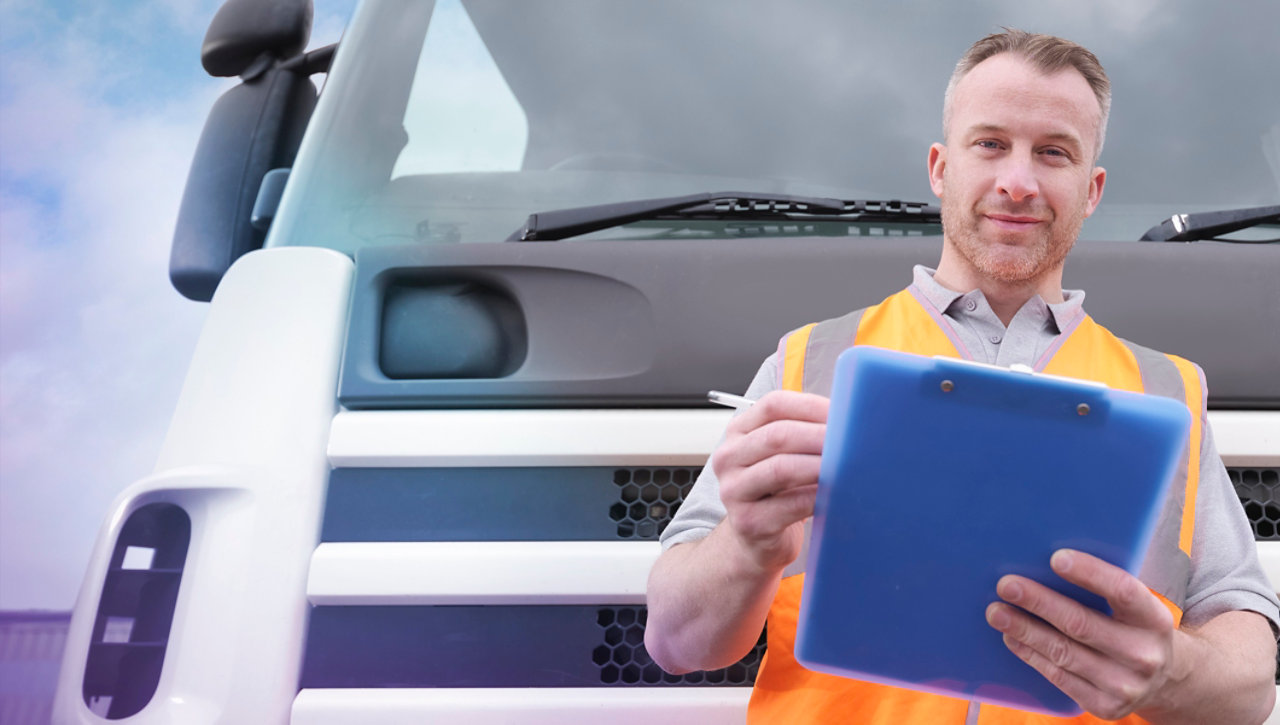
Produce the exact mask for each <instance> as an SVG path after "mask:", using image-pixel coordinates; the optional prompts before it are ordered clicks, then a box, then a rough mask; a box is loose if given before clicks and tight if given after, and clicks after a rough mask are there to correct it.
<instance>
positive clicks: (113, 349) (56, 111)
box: [0, 0, 349, 609]
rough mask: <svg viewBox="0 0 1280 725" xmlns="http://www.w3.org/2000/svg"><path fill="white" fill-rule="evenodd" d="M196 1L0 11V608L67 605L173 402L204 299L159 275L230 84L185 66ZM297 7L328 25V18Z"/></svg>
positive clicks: (333, 31)
mask: <svg viewBox="0 0 1280 725" xmlns="http://www.w3.org/2000/svg"><path fill="white" fill-rule="evenodd" d="M333 4H334V3H330V5H333ZM342 4H344V5H346V6H349V3H342ZM215 9H216V3H213V2H201V3H194V4H193V3H189V2H180V1H179V0H164V1H163V2H135V3H132V4H120V3H111V4H105V5H96V6H95V5H89V6H85V7H75V8H73V9H68V8H65V7H63V8H59V7H57V6H51V5H46V4H43V3H39V2H35V1H34V0H16V1H15V2H8V3H6V4H5V5H4V6H3V8H0V28H4V29H3V30H0V43H2V45H0V143H2V144H3V150H2V151H0V160H2V163H3V166H2V167H0V169H2V170H0V609H24V608H53V609H65V608H68V607H70V606H71V604H72V602H73V600H74V597H75V593H76V591H77V589H78V587H79V582H80V580H81V578H82V577H83V575H84V567H85V564H86V562H87V561H88V557H89V552H90V550H91V548H92V545H93V542H94V540H95V538H96V535H97V531H98V529H99V527H100V526H101V524H102V522H103V521H104V520H105V518H106V514H107V509H108V506H109V504H110V501H111V500H112V499H113V498H114V497H115V495H116V494H117V493H118V492H119V491H120V490H121V489H123V488H124V487H125V486H127V485H128V484H129V483H131V482H132V481H134V480H136V479H138V478H140V477H142V476H145V475H147V474H148V473H150V471H151V470H152V467H153V465H154V462H155V458H156V455H157V453H158V452H159V449H160V445H161V442H162V440H163V436H164V432H165V429H166V427H167V424H168V418H169V416H170V415H171V414H172V411H173V408H174V405H175V404H176V402H177V397H178V393H179V390H180V388H181V384H182V379H183V375H184V373H185V369H186V367H187V364H188V362H189V361H190V357H191V353H192V350H193V349H194V346H195V340H196V337H197V336H198V333H199V328H200V324H201V321H202V320H203V318H204V315H205V311H206V309H207V307H206V306H205V305H203V304H197V303H193V302H189V301H187V300H185V299H183V298H182V297H181V296H180V295H178V293H177V292H175V291H174V290H173V288H172V287H171V286H170V284H169V281H168V254H169V243H170V238H171V235H172V232H173V225H174V221H175V218H176V215H177V209H178V205H179V201H180V199H181V194H182V189H183V185H184V183H185V180H186V174H187V167H188V164H189V163H190V159H191V155H192V153H193V151H194V149H195V144H196V140H197V139H198V138H199V134H200V130H201V127H202V124H203V121H204V117H205V115H206V114H207V112H208V109H209V107H210V106H211V105H212V103H213V101H214V99H215V98H216V97H217V95H218V94H219V93H220V92H222V91H223V90H224V89H225V88H227V87H228V86H229V85H231V82H230V81H226V80H215V79H211V78H209V77H207V76H205V75H204V73H203V70H202V69H201V68H200V64H199V48H200V43H201V40H202V39H203V35H204V30H205V27H206V25H207V23H208V21H209V19H210V18H211V17H212V15H213V12H214V10H215ZM317 18H318V27H317V31H318V32H317V33H316V36H317V39H318V40H319V39H320V38H321V36H327V37H328V40H327V41H326V42H332V41H334V40H337V36H338V34H339V32H340V28H341V26H342V25H343V24H344V23H345V18H346V15H345V14H344V13H341V12H340V10H339V11H335V10H334V9H332V8H327V9H324V10H322V11H321V12H319V13H317Z"/></svg>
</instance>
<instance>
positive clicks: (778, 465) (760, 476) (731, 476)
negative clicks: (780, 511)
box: [716, 453, 822, 506]
mask: <svg viewBox="0 0 1280 725" xmlns="http://www.w3.org/2000/svg"><path fill="white" fill-rule="evenodd" d="M821 469H822V458H821V457H820V456H818V455H815V454H804V453H778V454H774V455H770V456H769V457H767V458H765V459H763V460H761V461H758V462H756V463H753V464H751V465H749V466H733V465H729V466H726V465H719V464H718V465H717V466H716V475H717V476H718V477H719V478H720V498H721V499H723V500H724V502H725V504H726V506H727V505H731V504H732V503H751V502H757V501H761V500H764V499H768V498H771V497H774V496H778V495H780V494H784V493H786V492H788V491H791V490H793V489H800V488H806V487H811V488H814V490H815V491H816V488H817V484H818V474H819V472H820V471H821Z"/></svg>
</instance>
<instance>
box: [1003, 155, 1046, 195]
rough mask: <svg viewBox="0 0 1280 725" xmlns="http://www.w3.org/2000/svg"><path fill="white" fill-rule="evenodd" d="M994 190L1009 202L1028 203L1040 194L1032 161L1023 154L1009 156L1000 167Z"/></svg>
mask: <svg viewBox="0 0 1280 725" xmlns="http://www.w3.org/2000/svg"><path fill="white" fill-rule="evenodd" d="M996 190H997V191H998V192H999V193H1000V194H1002V195H1004V196H1007V197H1009V200H1010V201H1013V202H1023V201H1030V200H1032V199H1034V198H1036V197H1037V196H1039V194H1040V185H1039V184H1038V183H1037V181H1036V175H1035V167H1034V164H1033V162H1032V159H1031V158H1029V157H1028V156H1027V155H1025V154H1010V155H1008V156H1006V157H1005V159H1004V163H1002V164H1001V165H1000V170H999V174H998V176H997V178H996Z"/></svg>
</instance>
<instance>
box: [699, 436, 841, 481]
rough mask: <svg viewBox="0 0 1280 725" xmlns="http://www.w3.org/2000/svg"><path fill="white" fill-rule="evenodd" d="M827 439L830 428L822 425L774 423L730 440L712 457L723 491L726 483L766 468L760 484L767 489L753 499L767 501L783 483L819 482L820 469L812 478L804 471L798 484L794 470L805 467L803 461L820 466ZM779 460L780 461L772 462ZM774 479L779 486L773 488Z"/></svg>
mask: <svg viewBox="0 0 1280 725" xmlns="http://www.w3.org/2000/svg"><path fill="white" fill-rule="evenodd" d="M825 438H826V426H825V425H823V424H821V423H811V422H804V421H795V420H778V421H773V422H770V423H768V424H766V425H764V426H763V427H760V428H756V429H755V430H752V431H750V432H748V433H746V434H744V435H739V436H735V437H733V438H727V439H726V440H725V441H724V443H722V444H721V445H720V447H719V448H717V449H716V451H715V453H714V454H713V455H712V457H711V462H712V467H713V469H714V470H715V472H716V476H717V477H718V478H719V479H720V482H721V488H722V489H723V488H725V487H726V485H725V484H726V483H730V484H731V479H733V478H734V477H735V476H737V475H738V474H739V472H740V471H750V470H752V469H753V468H754V467H756V466H762V468H761V469H760V470H759V471H757V472H756V473H757V474H758V476H757V480H758V482H759V483H761V484H764V485H765V488H764V489H763V490H760V491H756V492H754V493H753V494H751V495H750V496H749V498H763V497H764V496H767V495H771V494H773V493H776V492H777V491H779V490H782V489H783V488H785V487H784V486H782V485H781V483H785V482H792V483H795V482H799V483H811V482H813V481H816V480H817V471H816V469H814V470H813V471H812V475H811V476H810V475H808V474H809V473H810V471H809V470H808V469H807V468H806V469H804V470H803V471H802V473H803V475H802V477H801V478H800V479H798V480H797V479H796V475H797V471H795V470H793V468H794V467H795V466H796V465H799V464H800V463H802V462H803V460H802V459H813V461H812V465H816V461H817V460H818V459H819V458H820V457H821V455H822V444H823V441H824V440H825ZM775 458H777V459H780V460H777V461H775V460H772V459H775ZM770 475H771V476H773V477H775V478H776V479H778V481H779V485H777V486H772V485H770V484H769V479H768V476H770ZM759 476H764V478H760V477H759ZM731 485H732V484H731Z"/></svg>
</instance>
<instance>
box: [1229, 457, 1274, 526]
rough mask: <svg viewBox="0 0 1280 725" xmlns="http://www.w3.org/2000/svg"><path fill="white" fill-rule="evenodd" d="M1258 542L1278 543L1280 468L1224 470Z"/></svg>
mask: <svg viewBox="0 0 1280 725" xmlns="http://www.w3.org/2000/svg"><path fill="white" fill-rule="evenodd" d="M1227 475H1228V476H1230V477H1231V483H1232V484H1233V485H1234V486H1235V487H1236V495H1237V496H1239V497H1240V504H1241V505H1242V506H1244V513H1245V516H1248V517H1249V525H1250V526H1252V527H1253V536H1254V538H1255V539H1257V540H1258V541H1280V468H1228V469H1227Z"/></svg>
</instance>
